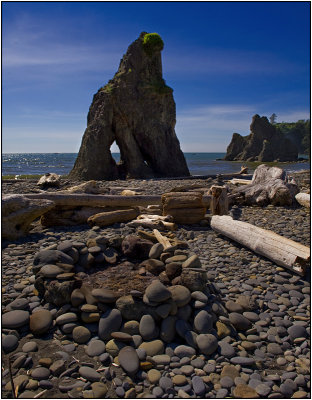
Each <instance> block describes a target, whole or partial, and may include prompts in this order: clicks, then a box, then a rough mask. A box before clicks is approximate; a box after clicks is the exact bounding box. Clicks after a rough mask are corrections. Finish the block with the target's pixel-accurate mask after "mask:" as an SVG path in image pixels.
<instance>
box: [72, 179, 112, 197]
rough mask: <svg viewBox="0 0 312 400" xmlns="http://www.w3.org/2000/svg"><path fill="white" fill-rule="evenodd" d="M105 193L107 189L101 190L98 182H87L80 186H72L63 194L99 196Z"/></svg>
mask: <svg viewBox="0 0 312 400" xmlns="http://www.w3.org/2000/svg"><path fill="white" fill-rule="evenodd" d="M105 191H107V189H105V188H104V189H101V188H100V184H99V182H98V181H94V180H92V181H87V182H83V183H81V184H80V185H77V186H72V187H70V188H68V189H66V190H64V193H89V194H99V193H103V192H105Z"/></svg>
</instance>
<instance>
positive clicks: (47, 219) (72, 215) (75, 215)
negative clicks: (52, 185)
mask: <svg viewBox="0 0 312 400" xmlns="http://www.w3.org/2000/svg"><path fill="white" fill-rule="evenodd" d="M121 209H126V210H127V209H129V207H123V208H122V207H75V208H73V207H71V206H57V207H54V208H53V209H52V210H50V211H48V212H46V213H45V214H43V215H42V216H41V219H40V222H41V225H43V226H75V225H83V224H86V223H87V221H88V218H89V217H91V216H92V215H95V214H99V213H103V212H111V211H117V210H121Z"/></svg>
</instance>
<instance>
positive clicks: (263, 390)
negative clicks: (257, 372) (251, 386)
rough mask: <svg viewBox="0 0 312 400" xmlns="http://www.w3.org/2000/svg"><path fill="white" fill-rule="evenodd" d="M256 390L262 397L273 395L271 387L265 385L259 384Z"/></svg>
mask: <svg viewBox="0 0 312 400" xmlns="http://www.w3.org/2000/svg"><path fill="white" fill-rule="evenodd" d="M255 390H256V392H257V393H258V394H259V395H260V396H262V397H267V396H268V395H269V394H270V393H271V387H270V386H269V385H266V384H265V383H259V385H257V386H256V387H255Z"/></svg>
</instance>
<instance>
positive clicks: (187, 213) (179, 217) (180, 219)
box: [163, 207, 206, 225]
mask: <svg viewBox="0 0 312 400" xmlns="http://www.w3.org/2000/svg"><path fill="white" fill-rule="evenodd" d="M205 214H206V208H205V207H198V208H167V207H164V209H163V215H171V216H172V217H173V220H174V222H176V223H178V224H186V225H189V224H197V223H198V222H200V221H201V220H202V219H203V218H204V216H205Z"/></svg>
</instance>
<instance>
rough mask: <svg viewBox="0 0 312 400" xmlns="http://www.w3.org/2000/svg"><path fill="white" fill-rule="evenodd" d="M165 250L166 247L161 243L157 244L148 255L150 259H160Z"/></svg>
mask: <svg viewBox="0 0 312 400" xmlns="http://www.w3.org/2000/svg"><path fill="white" fill-rule="evenodd" d="M163 250H164V246H163V245H162V244H161V243H155V244H154V245H153V246H152V247H151V249H150V252H149V254H148V257H149V258H159V257H160V255H161V253H162V252H163Z"/></svg>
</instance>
